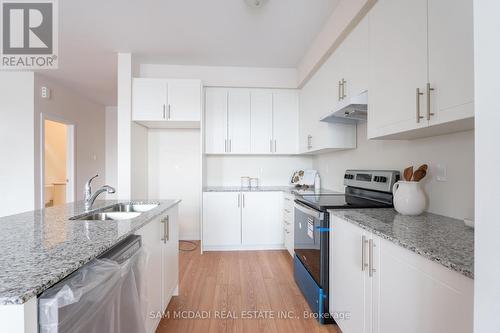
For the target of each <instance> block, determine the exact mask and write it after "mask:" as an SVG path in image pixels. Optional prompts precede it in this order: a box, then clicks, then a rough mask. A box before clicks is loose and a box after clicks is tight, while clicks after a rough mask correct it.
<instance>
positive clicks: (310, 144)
mask: <svg viewBox="0 0 500 333" xmlns="http://www.w3.org/2000/svg"><path fill="white" fill-rule="evenodd" d="M312 138H313V137H312V135H310V134H309V135H308V136H307V149H311V148H312Z"/></svg>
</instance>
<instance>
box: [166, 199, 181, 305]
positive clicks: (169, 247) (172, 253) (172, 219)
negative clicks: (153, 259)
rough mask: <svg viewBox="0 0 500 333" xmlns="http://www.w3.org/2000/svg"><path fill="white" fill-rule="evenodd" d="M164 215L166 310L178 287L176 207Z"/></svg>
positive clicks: (177, 224) (177, 225)
mask: <svg viewBox="0 0 500 333" xmlns="http://www.w3.org/2000/svg"><path fill="white" fill-rule="evenodd" d="M166 214H167V216H165V217H164V219H166V220H165V222H164V223H165V225H164V228H165V231H166V237H165V240H164V242H163V309H166V308H167V306H168V303H169V302H170V299H171V298H172V296H174V293H175V292H176V288H177V287H178V285H179V223H178V206H175V207H173V208H171V209H170V210H168V211H167V213H166Z"/></svg>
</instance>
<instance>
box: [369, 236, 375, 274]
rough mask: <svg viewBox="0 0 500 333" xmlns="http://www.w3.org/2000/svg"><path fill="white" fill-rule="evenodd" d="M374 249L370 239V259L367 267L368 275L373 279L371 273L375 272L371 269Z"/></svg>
mask: <svg viewBox="0 0 500 333" xmlns="http://www.w3.org/2000/svg"><path fill="white" fill-rule="evenodd" d="M374 247H375V243H373V239H370V241H369V252H370V254H369V255H370V258H369V267H368V274H369V275H370V277H373V273H375V272H376V271H377V270H376V269H375V268H373V248H374Z"/></svg>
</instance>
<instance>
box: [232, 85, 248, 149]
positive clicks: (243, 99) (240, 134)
mask: <svg viewBox="0 0 500 333" xmlns="http://www.w3.org/2000/svg"><path fill="white" fill-rule="evenodd" d="M228 140H229V142H228V146H229V147H228V148H229V152H230V153H235V154H248V153H250V91H249V90H248V89H229V97H228Z"/></svg>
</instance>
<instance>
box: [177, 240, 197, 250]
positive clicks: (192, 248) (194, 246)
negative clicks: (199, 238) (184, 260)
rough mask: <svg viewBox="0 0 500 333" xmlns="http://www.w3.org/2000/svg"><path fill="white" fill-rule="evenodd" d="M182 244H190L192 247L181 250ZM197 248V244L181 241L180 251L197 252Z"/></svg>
mask: <svg viewBox="0 0 500 333" xmlns="http://www.w3.org/2000/svg"><path fill="white" fill-rule="evenodd" d="M182 243H185V244H189V245H191V246H192V247H189V248H187V249H183V248H181V245H182ZM197 247H198V244H196V242H193V241H188V240H180V241H179V250H180V251H185V252H189V251H194V250H196V248H197Z"/></svg>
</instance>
